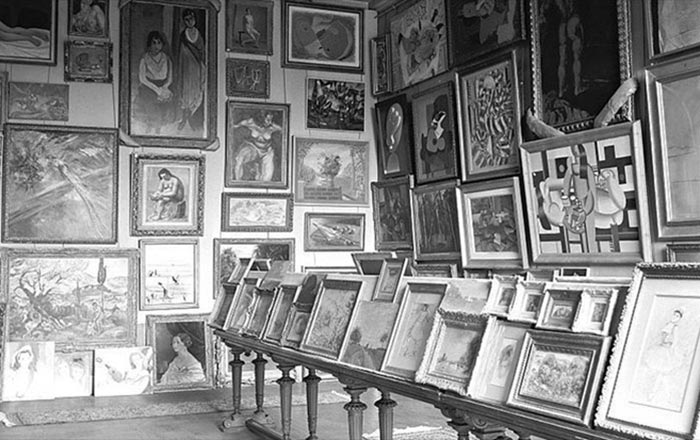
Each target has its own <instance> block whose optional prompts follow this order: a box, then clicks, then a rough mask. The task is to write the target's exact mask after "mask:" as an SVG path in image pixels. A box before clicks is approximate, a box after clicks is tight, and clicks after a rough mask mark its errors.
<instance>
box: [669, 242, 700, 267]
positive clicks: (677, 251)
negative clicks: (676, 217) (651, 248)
mask: <svg viewBox="0 0 700 440" xmlns="http://www.w3.org/2000/svg"><path fill="white" fill-rule="evenodd" d="M666 261H670V262H671V263H681V262H684V263H700V243H672V244H667V245H666Z"/></svg>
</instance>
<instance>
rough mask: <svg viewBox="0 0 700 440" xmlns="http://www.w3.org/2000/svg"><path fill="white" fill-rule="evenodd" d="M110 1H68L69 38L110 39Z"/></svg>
mask: <svg viewBox="0 0 700 440" xmlns="http://www.w3.org/2000/svg"><path fill="white" fill-rule="evenodd" d="M109 13H110V7H109V0H92V1H91V2H90V3H86V4H83V2H82V1H81V0H68V20H66V21H67V24H68V36H69V37H79V38H83V37H85V38H104V39H109Z"/></svg>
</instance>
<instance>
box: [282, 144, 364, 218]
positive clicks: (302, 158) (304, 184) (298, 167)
mask: <svg viewBox="0 0 700 440" xmlns="http://www.w3.org/2000/svg"><path fill="white" fill-rule="evenodd" d="M368 188H369V145H368V143H367V142H363V141H351V140H329V139H312V138H300V137H295V138H294V197H295V200H296V201H297V202H298V203H311V204H315V205H321V204H324V205H327V204H332V205H366V204H367V203H368V202H369V191H368Z"/></svg>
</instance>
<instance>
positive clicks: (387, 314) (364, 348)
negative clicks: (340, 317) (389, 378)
mask: <svg viewBox="0 0 700 440" xmlns="http://www.w3.org/2000/svg"><path fill="white" fill-rule="evenodd" d="M398 312H399V304H398V303H395V302H381V303H377V302H375V301H358V304H357V312H356V313H355V318H353V321H352V322H351V323H350V327H348V331H347V336H346V337H345V343H344V344H343V349H342V351H341V353H340V357H339V360H340V362H342V363H345V364H350V365H355V366H358V367H362V368H367V369H370V370H375V371H377V370H379V368H380V367H381V366H382V362H383V361H384V356H385V355H386V348H387V346H388V345H389V337H390V336H391V330H392V329H393V328H394V323H395V321H396V316H397V314H398Z"/></svg>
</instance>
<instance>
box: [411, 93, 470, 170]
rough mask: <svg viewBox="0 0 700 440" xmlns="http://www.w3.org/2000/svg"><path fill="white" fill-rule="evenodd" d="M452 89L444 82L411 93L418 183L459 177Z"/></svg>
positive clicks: (414, 155) (414, 152) (414, 156)
mask: <svg viewBox="0 0 700 440" xmlns="http://www.w3.org/2000/svg"><path fill="white" fill-rule="evenodd" d="M453 89H454V86H453V85H452V82H445V83H442V84H439V85H437V86H435V87H433V88H431V89H428V90H425V91H422V92H418V93H416V94H414V95H413V97H412V100H411V106H412V115H413V158H414V161H415V173H416V174H415V177H416V183H417V184H422V183H426V182H433V181H436V180H445V179H451V178H457V177H459V161H458V154H457V125H456V124H455V115H454V108H455V100H454V91H453Z"/></svg>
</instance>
